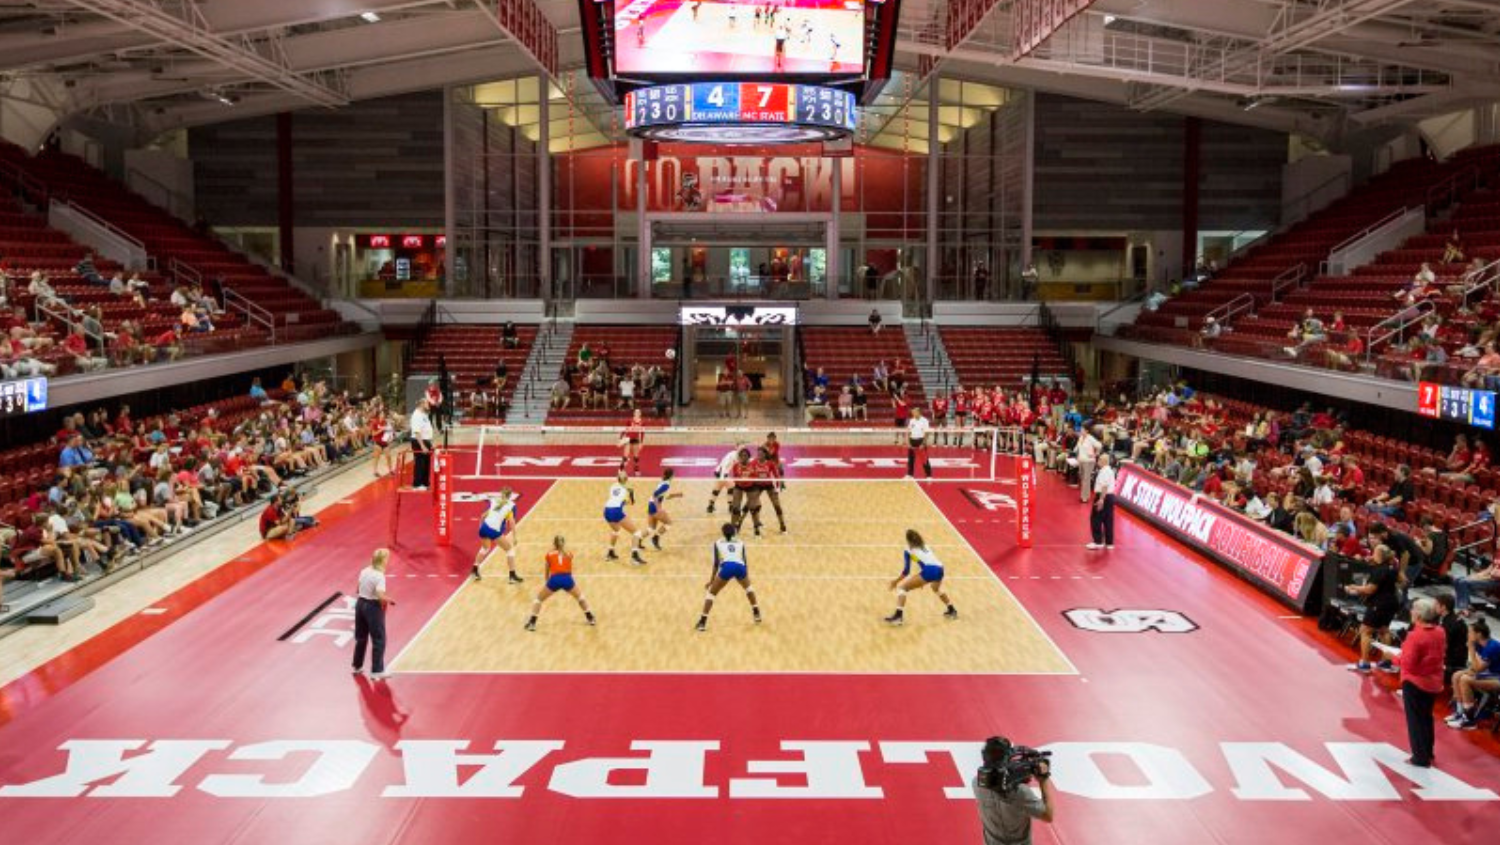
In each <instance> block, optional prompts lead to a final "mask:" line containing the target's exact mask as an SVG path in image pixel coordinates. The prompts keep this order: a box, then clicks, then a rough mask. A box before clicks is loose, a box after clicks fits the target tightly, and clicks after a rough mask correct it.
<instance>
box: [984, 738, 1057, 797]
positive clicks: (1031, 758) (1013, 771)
mask: <svg viewBox="0 0 1500 845" xmlns="http://www.w3.org/2000/svg"><path fill="white" fill-rule="evenodd" d="M1051 756H1052V752H1051V751H1038V750H1036V749H1035V748H1028V747H1026V746H1024V745H1014V744H1012V743H1011V741H1010V740H1009V739H1006V738H1005V737H1003V736H992V737H990V738H989V739H987V740H985V741H984V750H983V751H982V752H981V757H982V759H983V761H984V765H982V766H980V767H979V775H978V781H979V785H980V786H982V787H984V788H985V789H989V790H993V791H995V792H999V793H1001V794H1002V795H1003V794H1006V793H1009V792H1011V791H1013V790H1014V789H1015V788H1016V787H1018V786H1020V785H1021V784H1023V783H1025V782H1027V781H1029V780H1031V779H1032V778H1033V777H1038V771H1037V769H1038V768H1039V767H1040V766H1041V765H1042V764H1044V763H1046V762H1047V758H1048V757H1051ZM1040 776H1041V777H1047V775H1040Z"/></svg>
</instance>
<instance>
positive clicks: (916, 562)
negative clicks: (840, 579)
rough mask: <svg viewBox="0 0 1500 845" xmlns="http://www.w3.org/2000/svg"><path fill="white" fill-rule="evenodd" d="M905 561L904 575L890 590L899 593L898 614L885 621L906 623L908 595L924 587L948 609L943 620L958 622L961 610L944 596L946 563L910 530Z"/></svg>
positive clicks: (897, 579) (898, 623) (893, 583)
mask: <svg viewBox="0 0 1500 845" xmlns="http://www.w3.org/2000/svg"><path fill="white" fill-rule="evenodd" d="M902 559H903V563H902V566H901V575H900V577H898V578H896V580H894V581H892V582H891V589H892V590H895V591H896V612H895V613H892V614H891V615H890V616H887V617H886V618H885V621H886V622H889V623H890V624H892V625H900V624H901V623H902V622H904V621H905V616H906V594H907V593H909V592H911V591H912V590H920V589H921V588H923V587H931V588H932V591H933V592H934V593H937V597H938V598H940V599H942V600H943V604H945V605H947V606H948V609H947V610H946V611H944V612H943V617H944V618H946V619H957V618H958V608H956V607H954V606H953V601H952V600H951V599H949V598H948V594H947V593H945V592H943V562H942V561H940V560H938V558H937V555H935V554H933V553H932V551H931V550H930V549H928V548H927V543H926V542H924V541H923V540H922V535H921V534H918V533H917V532H915V531H912V530H910V529H907V532H906V552H905V554H904V555H903V556H902ZM913 569H915V570H916V571H915V572H914V571H912V570H913Z"/></svg>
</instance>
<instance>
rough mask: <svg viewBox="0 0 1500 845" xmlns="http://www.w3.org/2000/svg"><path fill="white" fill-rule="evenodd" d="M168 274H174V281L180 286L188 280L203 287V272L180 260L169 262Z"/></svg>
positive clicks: (175, 259)
mask: <svg viewBox="0 0 1500 845" xmlns="http://www.w3.org/2000/svg"><path fill="white" fill-rule="evenodd" d="M167 272H168V273H171V274H172V281H173V282H175V283H176V284H178V285H181V284H183V283H184V282H183V280H184V279H186V280H187V281H188V282H191V283H192V284H194V285H197V286H198V287H202V286H203V271H201V270H199V269H198V268H197V267H194V266H193V265H191V264H189V263H187V262H186V261H183V260H182V259H180V258H173V259H172V260H171V261H169V262H167Z"/></svg>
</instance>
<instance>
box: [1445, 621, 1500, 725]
mask: <svg viewBox="0 0 1500 845" xmlns="http://www.w3.org/2000/svg"><path fill="white" fill-rule="evenodd" d="M1465 658H1466V660H1465V664H1466V665H1465V666H1464V667H1463V668H1462V669H1460V670H1459V671H1457V672H1455V673H1453V675H1452V678H1453V707H1454V712H1453V716H1452V717H1450V718H1449V719H1448V726H1449V727H1451V728H1457V729H1459V730H1465V731H1472V730H1474V729H1475V728H1476V727H1478V722H1479V695H1480V694H1481V693H1489V694H1493V693H1496V692H1500V641H1496V640H1495V638H1494V637H1492V636H1490V625H1489V623H1488V622H1487V621H1485V620H1483V619H1479V620H1476V621H1475V622H1474V623H1473V624H1471V625H1470V626H1469V636H1468V638H1467V643H1466V648H1465Z"/></svg>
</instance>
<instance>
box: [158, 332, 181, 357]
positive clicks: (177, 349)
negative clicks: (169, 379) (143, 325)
mask: <svg viewBox="0 0 1500 845" xmlns="http://www.w3.org/2000/svg"><path fill="white" fill-rule="evenodd" d="M151 346H152V348H154V349H155V350H156V357H157V359H158V360H160V359H163V358H165V359H166V360H168V361H176V360H177V359H178V358H181V357H182V344H181V343H179V342H178V340H177V327H176V326H169V327H168V328H167V329H166V330H165V331H163V332H162V333H161V334H159V335H157V336H156V337H153V338H152V339H151Z"/></svg>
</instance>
